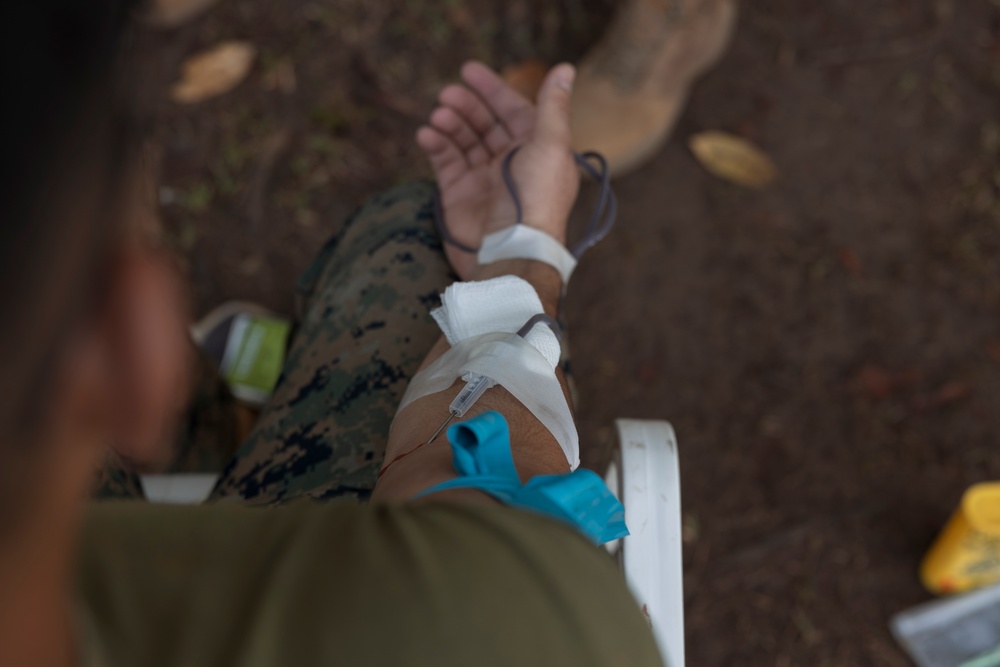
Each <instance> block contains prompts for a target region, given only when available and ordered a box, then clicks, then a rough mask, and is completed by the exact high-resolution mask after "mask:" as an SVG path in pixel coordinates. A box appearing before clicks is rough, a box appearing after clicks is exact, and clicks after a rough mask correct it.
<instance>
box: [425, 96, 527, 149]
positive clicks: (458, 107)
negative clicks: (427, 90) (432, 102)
mask: <svg viewBox="0 0 1000 667" xmlns="http://www.w3.org/2000/svg"><path fill="white" fill-rule="evenodd" d="M438 100H439V101H440V102H441V104H442V105H443V106H444V107H447V108H450V109H454V110H455V111H456V112H457V113H459V114H461V116H462V117H463V118H465V119H466V121H467V122H468V123H469V125H470V126H471V127H472V128H473V129H474V130H475V131H476V132H477V133H478V134H479V136H480V137H482V141H483V143H485V144H486V146H487V147H488V148H489V150H490V152H491V153H493V154H494V155H499V154H501V153H506V152H507V150H509V149H510V147H511V145H512V144H513V143H514V138H513V137H512V136H511V134H510V132H509V131H508V130H507V126H506V125H504V124H503V123H501V122H499V121H498V120H497V119H496V117H495V116H494V115H493V112H492V111H491V110H490V109H489V107H488V106H487V105H486V103H485V102H483V100H482V99H480V97H479V96H478V95H476V93H474V92H472V91H471V90H469V89H468V88H466V87H465V86H448V87H447V88H445V89H444V90H442V91H441V94H440V95H439V96H438Z"/></svg>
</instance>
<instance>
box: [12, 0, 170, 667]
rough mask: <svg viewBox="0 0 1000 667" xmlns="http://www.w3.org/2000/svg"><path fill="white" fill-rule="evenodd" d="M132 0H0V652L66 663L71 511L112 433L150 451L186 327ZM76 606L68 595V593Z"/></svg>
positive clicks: (75, 519)
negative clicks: (133, 63) (158, 214)
mask: <svg viewBox="0 0 1000 667" xmlns="http://www.w3.org/2000/svg"><path fill="white" fill-rule="evenodd" d="M134 5H135V3H134V2H132V1H131V0H32V1H31V2H26V3H13V4H12V5H11V6H10V7H5V14H6V15H5V20H4V21H3V28H0V30H2V31H3V33H4V34H3V35H2V38H0V51H2V53H0V72H2V75H0V82H2V86H3V96H4V113H3V116H2V122H0V317H2V320H0V321H2V323H3V324H2V325H0V371H2V376H0V664H5V665H6V664H59V663H61V662H64V661H66V660H68V659H69V655H68V647H69V644H68V643H60V642H59V641H58V640H57V638H58V637H59V636H60V635H59V632H60V631H61V630H64V629H65V628H64V627H63V626H65V625H66V624H67V623H68V620H67V619H68V616H67V614H65V613H56V614H55V615H53V610H54V609H56V608H59V607H62V606H65V604H66V600H65V596H66V592H67V590H68V587H69V583H70V582H69V578H70V571H71V569H70V565H69V563H71V562H72V556H73V545H74V542H75V534H76V526H77V524H78V523H79V522H80V520H81V512H82V507H83V505H84V503H85V501H86V499H87V496H88V494H89V492H90V487H91V485H92V480H93V479H94V478H95V475H96V471H97V468H98V466H99V465H100V462H101V460H102V457H103V455H104V452H105V450H106V447H107V446H108V445H115V446H116V447H118V448H120V449H123V450H125V451H128V452H131V453H133V454H135V455H137V456H140V457H142V456H146V455H148V454H149V452H150V451H151V449H152V448H154V447H156V446H157V445H158V444H159V442H161V441H162V434H163V432H164V430H165V428H166V426H167V425H168V424H169V423H170V421H171V418H172V415H173V414H174V413H175V412H176V410H177V407H178V398H179V396H180V395H181V391H180V387H181V385H182V384H183V379H184V369H185V367H186V366H185V363H184V361H185V360H184V354H185V349H186V348H185V343H186V341H185V340H184V338H183V323H182V320H181V317H180V311H181V309H180V307H179V304H180V298H179V294H178V290H177V288H176V281H175V280H174V277H173V274H172V272H171V271H170V269H169V266H168V264H167V263H166V262H165V261H163V260H162V259H160V258H159V257H158V255H157V254H156V253H154V252H153V251H151V250H149V249H148V246H147V245H146V244H145V243H143V239H142V238H141V233H140V231H139V229H140V227H141V226H142V225H143V221H142V218H143V217H144V216H151V215H153V213H152V209H151V207H149V202H145V201H144V200H143V196H142V195H143V193H144V192H145V189H144V187H143V183H142V181H143V176H142V172H143V169H142V164H141V160H139V154H140V151H139V150H138V148H139V144H138V142H137V137H136V136H135V133H134V131H133V130H132V124H131V123H129V122H128V121H127V114H126V113H125V112H126V105H124V104H123V101H124V100H125V96H124V95H122V92H123V91H122V86H121V83H122V77H120V72H121V70H122V66H123V64H124V62H123V59H122V57H121V50H122V46H123V43H124V41H125V39H126V33H127V22H128V18H129V15H130V13H131V11H132V10H133V9H134ZM63 611H65V610H63Z"/></svg>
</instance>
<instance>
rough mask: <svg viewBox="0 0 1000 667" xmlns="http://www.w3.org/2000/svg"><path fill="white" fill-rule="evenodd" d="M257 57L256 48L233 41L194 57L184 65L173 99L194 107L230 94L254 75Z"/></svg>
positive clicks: (174, 89)
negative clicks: (248, 75)
mask: <svg viewBox="0 0 1000 667" xmlns="http://www.w3.org/2000/svg"><path fill="white" fill-rule="evenodd" d="M256 55H257V49H256V48H254V46H253V44H250V43H249V42H240V41H231V42H223V43H221V44H218V45H216V46H214V47H212V48H211V49H209V50H207V51H203V52H202V53H199V54H196V55H194V56H191V57H190V58H188V59H187V60H186V61H184V65H183V73H182V75H181V80H180V81H179V82H177V83H176V84H175V85H174V87H173V89H172V90H171V97H172V98H173V100H174V101H175V102H180V103H182V104H194V103H195V102H201V101H202V100H206V99H208V98H210V97H215V96H217V95H221V94H223V93H226V92H229V91H230V90H232V89H233V88H235V87H236V86H238V85H239V84H240V83H241V82H242V81H243V79H245V78H246V76H247V74H249V73H250V67H251V65H253V60H254V57H255V56H256Z"/></svg>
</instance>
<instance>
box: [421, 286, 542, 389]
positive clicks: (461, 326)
mask: <svg viewBox="0 0 1000 667" xmlns="http://www.w3.org/2000/svg"><path fill="white" fill-rule="evenodd" d="M541 312H544V309H543V308H542V301H541V299H539V298H538V293H537V292H535V288H534V287H532V286H531V283H529V282H528V281H527V280H524V279H523V278H518V277H517V276H500V277H499V278H493V279H492V280H482V281H477V282H469V283H454V284H453V285H451V286H449V287H448V288H447V289H446V290H445V291H444V294H442V295H441V307H440V308H436V309H434V310H432V311H431V317H433V318H434V320H435V321H436V322H437V323H438V326H439V327H441V332H442V333H444V335H445V338H447V339H448V342H449V343H451V344H452V345H456V344H458V343H460V342H461V341H463V340H465V339H466V338H470V337H472V336H478V335H480V334H484V333H495V332H498V331H500V332H504V333H517V330H518V329H520V328H521V327H522V326H523V325H524V323H525V322H527V321H528V320H529V319H531V318H532V317H533V316H534V315H537V314H538V313H541ZM525 340H527V341H528V342H529V343H530V344H531V345H532V346H533V347H534V348H535V349H537V350H538V351H539V352H540V353H541V354H542V356H543V357H545V359H546V360H547V361H548V362H549V365H550V366H552V368H555V367H556V365H557V364H558V363H559V354H560V352H561V348H560V347H559V339H558V338H556V335H555V334H554V333H552V330H551V329H549V328H548V327H544V326H539V327H535V328H533V329H532V330H531V331H530V332H529V333H528V335H527V336H525ZM490 377H493V376H490ZM494 379H495V378H494Z"/></svg>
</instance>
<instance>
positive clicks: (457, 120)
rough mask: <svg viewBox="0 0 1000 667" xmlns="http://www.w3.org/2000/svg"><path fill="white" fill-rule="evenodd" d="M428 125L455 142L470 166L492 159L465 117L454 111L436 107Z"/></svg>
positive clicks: (490, 153)
mask: <svg viewBox="0 0 1000 667" xmlns="http://www.w3.org/2000/svg"><path fill="white" fill-rule="evenodd" d="M430 124H431V126H432V127H434V128H435V129H437V130H438V131H439V132H441V133H442V134H445V135H447V136H449V137H450V138H451V140H452V141H454V142H455V145H457V146H458V147H459V148H460V149H461V150H462V152H463V153H464V154H465V159H466V161H467V162H468V163H469V165H470V166H473V167H476V166H478V165H480V164H483V163H484V162H488V161H489V160H490V158H492V157H493V154H492V152H491V151H490V150H489V149H488V148H487V147H486V144H485V143H483V140H482V138H481V137H480V136H479V134H477V133H476V131H475V130H473V129H472V127H471V126H470V125H469V123H468V121H467V120H466V119H465V117H464V116H462V115H461V114H460V113H458V112H457V111H455V110H454V109H452V108H450V107H438V108H437V109H435V110H434V112H433V113H431V117H430Z"/></svg>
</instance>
